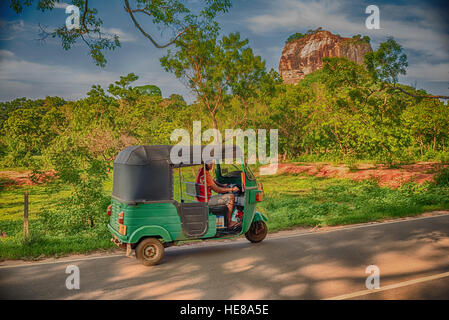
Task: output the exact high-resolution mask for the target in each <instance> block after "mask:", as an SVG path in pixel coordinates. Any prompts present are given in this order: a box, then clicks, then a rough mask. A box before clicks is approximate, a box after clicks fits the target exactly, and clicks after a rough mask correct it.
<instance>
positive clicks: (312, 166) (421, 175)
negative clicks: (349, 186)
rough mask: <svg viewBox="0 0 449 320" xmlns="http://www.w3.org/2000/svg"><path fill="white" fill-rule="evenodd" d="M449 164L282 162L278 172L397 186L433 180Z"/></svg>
mask: <svg viewBox="0 0 449 320" xmlns="http://www.w3.org/2000/svg"><path fill="white" fill-rule="evenodd" d="M447 166H448V165H442V164H441V163H437V162H417V163H415V164H409V165H402V166H400V167H398V168H388V167H387V166H385V165H376V164H360V165H358V166H357V167H352V168H350V167H348V166H346V165H336V166H335V165H331V164H327V163H301V164H300V163H280V164H279V165H278V174H282V173H293V174H298V173H304V174H307V175H311V176H316V177H327V178H331V177H332V178H333V177H336V178H348V179H352V180H356V181H357V180H368V179H373V180H377V181H378V182H379V185H380V186H387V187H391V188H397V187H399V186H401V185H402V184H404V183H406V182H415V183H418V184H423V183H424V182H431V181H433V178H434V176H435V174H436V173H437V172H438V171H440V170H441V169H442V168H444V167H447Z"/></svg>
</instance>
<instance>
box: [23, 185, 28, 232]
mask: <svg viewBox="0 0 449 320" xmlns="http://www.w3.org/2000/svg"><path fill="white" fill-rule="evenodd" d="M24 200H25V201H24V210H23V235H24V237H25V239H28V236H29V230H28V191H25V197H24Z"/></svg>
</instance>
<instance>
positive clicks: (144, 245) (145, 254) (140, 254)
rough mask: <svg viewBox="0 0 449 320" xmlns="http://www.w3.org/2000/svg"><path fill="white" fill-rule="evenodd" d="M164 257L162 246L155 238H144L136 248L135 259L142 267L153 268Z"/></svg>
mask: <svg viewBox="0 0 449 320" xmlns="http://www.w3.org/2000/svg"><path fill="white" fill-rule="evenodd" d="M163 257H164V245H163V244H162V243H161V242H160V241H159V240H158V239H156V238H146V239H143V240H142V241H140V243H139V244H138V245H137V247H136V258H137V260H139V262H140V263H142V264H143V265H144V266H154V265H155V264H158V263H159V262H160V261H161V260H162V258H163Z"/></svg>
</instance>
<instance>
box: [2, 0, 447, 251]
mask: <svg viewBox="0 0 449 320" xmlns="http://www.w3.org/2000/svg"><path fill="white" fill-rule="evenodd" d="M55 3H56V1H54V0H50V1H43V0H39V1H38V4H39V5H38V6H37V7H38V8H40V9H42V10H44V11H45V10H50V9H51V8H53V7H54V5H55ZM205 3H206V5H205V7H204V8H203V10H201V11H200V13H199V14H198V15H193V13H192V12H190V11H189V10H188V9H187V8H186V7H185V6H184V5H183V2H181V1H177V0H176V1H173V3H172V4H173V5H172V6H166V5H165V2H164V1H162V2H160V1H156V2H154V1H146V0H145V1H139V6H138V9H136V10H137V11H142V10H143V12H146V13H147V15H148V16H149V17H151V19H152V22H153V24H155V25H158V26H165V27H171V28H172V29H173V30H179V33H178V36H176V37H174V38H173V39H171V40H170V42H169V43H168V44H167V45H164V46H160V45H157V44H156V43H155V42H154V39H152V38H151V36H150V35H149V34H146V33H145V34H144V35H145V37H147V38H149V39H150V41H152V42H153V44H155V45H156V46H157V47H159V48H165V47H166V46H170V49H169V50H167V51H166V55H165V56H163V57H162V58H161V59H160V63H161V66H162V67H163V68H164V70H166V71H167V72H170V73H173V74H174V75H175V77H177V78H178V79H179V80H180V81H181V82H182V83H184V84H185V85H186V86H187V88H188V89H189V90H190V91H191V92H192V93H193V94H194V95H195V101H194V102H192V103H187V102H186V101H185V100H184V99H183V97H182V96H180V95H178V94H172V95H170V96H169V97H164V96H163V93H162V91H161V90H160V89H159V88H158V87H157V84H147V85H146V86H137V87H136V86H134V85H133V84H134V83H135V81H136V80H137V79H138V76H137V75H136V74H134V73H129V74H127V75H124V76H122V77H120V79H117V80H116V81H113V82H112V83H111V84H110V85H109V86H107V88H103V87H101V86H99V85H95V84H93V85H92V89H91V90H90V91H89V92H87V93H86V97H84V98H82V99H79V100H76V101H66V100H64V99H63V98H61V97H47V98H45V99H37V100H31V99H27V98H26V97H23V98H19V99H15V100H13V101H7V102H1V103H0V132H1V136H0V167H1V168H2V169H3V170H4V171H5V170H6V171H7V170H9V171H18V170H22V171H25V172H29V173H28V175H29V177H28V178H29V180H30V181H31V182H30V184H32V185H31V186H27V187H25V186H24V185H20V184H19V185H17V184H15V183H14V182H11V181H10V180H8V179H7V178H0V196H1V198H0V205H1V207H0V232H4V236H2V237H1V238H0V244H1V245H0V259H5V258H27V257H28V258H31V257H33V258H36V257H40V256H42V255H45V256H48V255H58V254H64V253H69V252H88V251H91V250H94V249H110V248H112V244H111V243H109V234H108V232H107V229H106V222H107V215H106V213H105V212H106V207H107V205H108V203H109V201H110V191H111V170H112V164H113V160H114V157H115V156H116V155H117V153H118V152H119V151H120V150H122V149H124V148H126V147H128V146H130V145H157V144H174V143H176V141H171V140H170V135H171V133H172V132H173V130H174V129H181V128H182V129H185V130H187V131H188V132H189V134H190V136H192V126H193V121H201V125H202V129H203V130H206V129H209V128H216V129H218V130H219V131H220V132H222V133H223V132H224V130H225V129H242V130H243V131H245V130H247V129H267V130H270V129H278V130H279V153H280V155H281V157H280V158H281V160H282V161H284V162H286V161H327V162H332V163H347V164H348V165H350V166H354V164H356V163H359V162H360V161H365V160H366V159H368V160H369V161H371V162H372V163H382V164H385V165H387V166H390V167H394V166H400V165H401V164H404V163H413V162H416V161H434V162H438V163H441V164H444V163H448V162H449V107H448V105H445V104H444V103H443V102H441V100H440V99H438V98H441V97H440V96H432V95H430V94H428V93H427V92H425V91H423V90H419V89H416V88H412V87H410V86H405V85H402V84H399V83H398V78H399V76H400V75H404V74H405V73H406V69H407V66H408V62H407V57H406V55H405V54H404V53H403V50H402V47H401V46H400V44H398V43H397V42H396V41H395V40H394V39H392V38H389V39H387V40H386V41H385V42H382V43H381V44H380V46H379V48H378V49H377V50H376V51H373V52H370V53H368V54H366V55H365V61H364V64H363V65H359V64H357V63H355V62H352V61H349V60H348V59H345V58H325V59H323V68H322V69H321V70H317V71H315V72H314V73H312V74H309V75H307V76H306V77H305V79H303V80H302V81H300V82H299V83H298V84H297V85H287V84H284V83H282V81H281V79H280V78H279V75H278V74H277V72H275V71H274V70H270V71H268V70H267V69H266V66H265V61H264V60H263V59H262V57H260V56H258V55H256V54H255V53H254V52H253V50H252V48H251V47H250V44H249V41H248V39H243V38H241V36H240V34H238V33H230V34H222V33H221V32H220V28H219V25H218V23H216V21H215V20H214V19H215V17H216V15H217V14H218V13H225V12H226V11H227V10H228V9H229V7H230V6H231V2H230V1H228V0H222V1H205ZM31 4H32V1H31V2H30V1H14V3H13V8H14V9H15V10H16V12H17V13H21V12H22V11H23V9H24V8H25V7H27V6H30V5H31ZM84 4H85V5H83V8H84V9H83V10H86V11H85V14H82V17H83V18H82V20H83V21H81V22H82V23H81V25H82V29H81V30H76V31H74V32H69V31H68V30H66V29H64V27H62V28H60V29H57V30H56V31H55V33H54V34H53V35H54V36H55V37H57V38H59V39H60V40H61V41H62V44H63V47H64V48H65V49H67V50H68V49H70V48H71V46H72V45H73V44H74V43H76V41H78V40H81V39H85V38H84V36H83V35H85V34H86V33H88V34H89V35H96V36H99V38H97V40H95V38H92V39H91V42H88V43H86V44H87V45H88V47H89V50H90V51H89V53H90V55H91V56H92V58H93V59H94V61H95V63H96V64H97V65H99V66H104V65H105V64H106V62H107V61H106V60H105V59H104V56H103V54H102V52H103V51H104V50H113V49H115V48H118V47H119V46H120V42H119V39H118V38H117V37H112V38H104V37H102V35H101V32H100V26H101V23H102V22H101V19H99V17H98V11H97V10H95V9H93V8H90V7H89V6H88V2H87V1H85V2H84ZM127 9H128V11H127V12H128V13H129V14H130V15H131V17H133V16H132V14H133V10H132V9H131V8H129V5H127ZM134 12H136V11H135V10H134ZM153 12H154V13H157V14H155V15H152V14H150V13H153ZM319 30H321V29H320V28H318V29H316V30H309V31H308V32H306V34H312V33H314V32H318V31H319ZM302 36H303V34H301V33H297V34H295V35H293V36H292V37H291V38H290V40H291V39H294V38H298V37H302ZM354 40H355V41H369V38H367V37H363V38H362V37H361V36H359V35H357V36H355V38H354ZM209 142H212V141H209ZM215 142H217V141H215ZM220 142H221V141H220ZM18 168H19V169H18ZM261 179H262V182H264V183H265V187H266V189H265V191H266V201H265V202H263V204H262V205H261V210H262V211H264V213H266V214H267V215H269V216H270V222H269V223H270V224H269V227H270V228H271V229H272V230H280V229H283V228H290V227H293V226H304V225H307V226H317V225H319V226H325V225H333V224H346V223H354V222H362V221H372V220H378V219H382V218H386V217H399V216H405V215H414V214H418V213H420V212H423V211H425V210H432V209H442V208H447V207H448V203H447V202H448V189H447V180H448V178H447V170H446V171H444V170H443V171H442V174H441V175H439V176H438V177H437V178H436V180H435V181H436V184H435V183H432V182H430V183H427V184H423V185H418V184H413V183H409V184H405V185H403V186H402V187H400V188H397V189H388V188H385V187H380V186H378V185H377V183H376V181H362V182H355V181H350V180H341V179H337V178H318V177H307V176H301V175H297V174H290V175H288V174H287V175H283V176H273V177H262V178H261ZM25 188H27V189H28V190H29V192H30V210H31V221H30V230H31V235H30V237H29V238H28V239H24V237H23V234H22V224H23V222H22V220H21V212H22V210H23V207H22V199H23V191H24V190H25Z"/></svg>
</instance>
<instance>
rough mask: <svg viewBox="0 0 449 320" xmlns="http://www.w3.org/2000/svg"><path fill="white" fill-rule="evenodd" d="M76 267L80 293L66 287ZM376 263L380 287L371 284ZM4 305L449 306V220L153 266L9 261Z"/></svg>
mask: <svg viewBox="0 0 449 320" xmlns="http://www.w3.org/2000/svg"><path fill="white" fill-rule="evenodd" d="M69 265H76V266H78V267H79V270H80V289H73V290H68V289H67V288H66V278H67V277H68V276H69V275H68V274H66V268H67V266H69ZM369 265H376V266H377V267H378V268H379V271H380V289H377V290H376V289H375V290H368V289H367V288H366V286H365V281H366V279H367V277H368V276H369V274H367V273H365V270H366V268H367V266H369ZM0 298H1V299H449V215H439V216H432V217H424V218H417V219H407V220H400V221H394V222H390V223H377V224H368V225H358V226H352V227H346V228H338V229H330V230H327V231H319V232H299V231H294V232H291V231H290V232H281V233H277V234H273V235H269V237H268V238H267V239H265V240H264V241H263V242H262V243H260V244H251V243H249V242H248V241H246V240H245V239H239V240H237V241H230V242H203V243H201V244H197V245H187V246H180V247H172V248H168V249H166V252H165V257H164V260H163V262H162V264H160V265H158V266H154V267H144V266H142V265H140V264H139V263H138V262H137V260H136V259H135V258H127V257H124V255H101V256H81V257H76V258H74V257H72V258H65V259H58V260H54V261H50V262H38V263H33V264H29V263H28V264H27V263H21V264H19V263H14V262H3V263H0Z"/></svg>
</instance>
